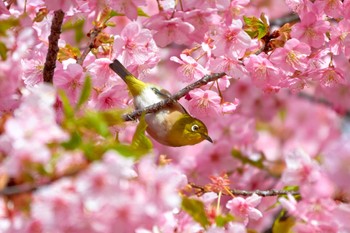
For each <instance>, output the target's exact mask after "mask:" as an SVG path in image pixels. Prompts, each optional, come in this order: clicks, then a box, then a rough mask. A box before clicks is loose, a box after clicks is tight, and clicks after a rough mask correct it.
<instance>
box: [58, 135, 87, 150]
mask: <svg viewBox="0 0 350 233" xmlns="http://www.w3.org/2000/svg"><path fill="white" fill-rule="evenodd" d="M81 142H82V140H81V137H80V135H79V134H78V133H77V132H73V133H72V134H71V135H70V139H69V140H68V141H65V142H63V143H62V146H63V147H64V148H65V149H67V150H74V149H76V148H78V147H79V145H80V144H81Z"/></svg>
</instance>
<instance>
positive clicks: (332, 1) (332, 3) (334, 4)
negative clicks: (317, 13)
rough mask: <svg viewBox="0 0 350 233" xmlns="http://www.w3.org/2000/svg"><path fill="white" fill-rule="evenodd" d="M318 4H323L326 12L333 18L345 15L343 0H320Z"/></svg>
mask: <svg viewBox="0 0 350 233" xmlns="http://www.w3.org/2000/svg"><path fill="white" fill-rule="evenodd" d="M316 4H322V5H323V7H324V12H325V13H326V14H327V15H328V16H330V17H333V18H339V17H341V16H343V14H342V12H343V2H342V1H341V0H319V1H317V2H316Z"/></svg>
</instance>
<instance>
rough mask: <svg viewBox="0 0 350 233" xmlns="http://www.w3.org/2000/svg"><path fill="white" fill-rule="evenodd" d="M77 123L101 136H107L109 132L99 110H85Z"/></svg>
mask: <svg viewBox="0 0 350 233" xmlns="http://www.w3.org/2000/svg"><path fill="white" fill-rule="evenodd" d="M77 123H78V125H79V126H83V127H85V128H87V129H89V130H94V131H95V132H96V133H98V134H99V135H101V136H103V137H107V136H109V134H110V131H109V129H108V125H107V123H106V121H105V120H104V118H103V117H102V115H101V114H100V113H99V112H86V113H85V115H84V116H83V117H82V118H80V119H79V120H78V122H77Z"/></svg>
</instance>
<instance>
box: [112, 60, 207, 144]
mask: <svg viewBox="0 0 350 233" xmlns="http://www.w3.org/2000/svg"><path fill="white" fill-rule="evenodd" d="M109 67H110V68H111V69H112V70H113V71H114V72H115V73H117V74H118V75H119V76H120V77H121V78H122V79H123V80H124V82H125V83H126V85H127V87H128V89H129V92H130V93H131V95H132V97H133V102H134V107H135V109H136V110H139V109H144V108H145V107H148V106H150V105H153V104H156V103H158V102H160V101H162V100H164V99H166V98H169V97H170V92H169V91H167V90H165V89H163V88H161V87H158V86H157V85H154V84H151V83H145V82H143V81H141V80H139V79H138V78H136V77H135V76H134V75H133V74H131V73H130V72H129V71H128V70H127V69H126V68H125V67H124V66H123V64H122V63H121V62H120V61H118V60H117V59H115V60H113V62H112V63H110V64H109ZM145 121H146V123H147V128H146V132H147V133H148V134H149V135H150V136H151V137H152V138H153V139H155V140H156V141H158V142H159V143H161V144H163V145H166V146H171V147H181V146H187V145H195V144H197V143H200V142H202V141H203V140H207V141H209V142H211V143H213V140H212V139H211V138H210V137H209V135H208V129H207V127H206V125H205V124H204V123H203V122H202V121H201V120H199V119H197V118H194V117H192V116H191V115H190V114H189V113H188V112H187V111H186V109H185V108H184V107H183V106H182V105H181V104H180V103H179V102H177V101H175V102H174V103H173V104H172V105H171V106H166V107H164V108H162V109H160V110H158V111H157V112H154V113H147V114H146V115H145Z"/></svg>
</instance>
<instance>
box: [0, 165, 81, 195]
mask: <svg viewBox="0 0 350 233" xmlns="http://www.w3.org/2000/svg"><path fill="white" fill-rule="evenodd" d="M84 169H85V168H82V169H78V170H76V171H72V172H70V173H67V174H64V175H61V176H57V177H54V178H51V179H48V180H46V181H43V182H41V183H23V184H18V185H13V186H7V187H5V188H4V189H2V190H0V196H7V197H10V196H15V195H18V194H24V193H31V192H34V191H36V190H38V189H40V188H42V187H44V186H47V185H50V184H53V183H54V182H55V181H57V180H59V179H62V178H65V177H73V176H75V175H78V174H79V173H80V172H81V171H83V170H84Z"/></svg>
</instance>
